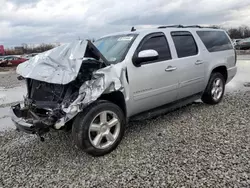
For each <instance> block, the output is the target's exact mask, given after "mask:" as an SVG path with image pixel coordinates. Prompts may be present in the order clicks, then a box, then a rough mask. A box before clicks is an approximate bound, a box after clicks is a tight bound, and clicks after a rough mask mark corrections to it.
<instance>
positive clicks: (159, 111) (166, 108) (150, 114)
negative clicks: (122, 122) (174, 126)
mask: <svg viewBox="0 0 250 188" xmlns="http://www.w3.org/2000/svg"><path fill="white" fill-rule="evenodd" d="M201 95H202V93H198V94H195V95H192V96H191V97H187V98H184V99H180V100H178V101H175V102H172V103H169V104H165V105H163V106H160V107H157V108H154V109H152V110H148V111H145V112H142V113H139V114H137V115H134V116H132V117H131V118H130V119H129V120H130V121H140V120H146V119H151V118H154V117H157V116H159V115H163V114H166V113H168V112H171V111H174V110H176V109H178V108H181V107H183V106H186V105H188V104H191V103H193V102H194V101H196V100H198V99H200V98H201Z"/></svg>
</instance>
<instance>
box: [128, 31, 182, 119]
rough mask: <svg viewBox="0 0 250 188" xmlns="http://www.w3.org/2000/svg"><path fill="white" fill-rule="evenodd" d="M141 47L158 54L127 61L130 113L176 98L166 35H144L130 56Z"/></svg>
mask: <svg viewBox="0 0 250 188" xmlns="http://www.w3.org/2000/svg"><path fill="white" fill-rule="evenodd" d="M144 50H155V51H157V52H158V54H159V57H158V59H157V60H154V61H145V62H141V63H140V65H137V64H135V63H131V64H129V65H128V67H127V68H128V77H129V80H131V81H130V82H129V88H130V91H129V92H130V97H131V98H132V100H130V101H131V102H130V110H131V111H130V115H134V114H137V113H140V112H143V111H146V110H149V109H153V108H156V107H158V106H162V105H164V104H166V103H170V102H173V101H175V100H176V98H177V89H178V75H177V73H176V71H175V70H176V69H175V65H174V61H173V60H172V55H171V51H170V48H169V44H168V41H167V38H166V36H165V34H164V33H162V32H158V33H152V34H149V35H147V36H145V37H144V39H142V41H141V42H140V44H139V45H138V47H137V50H136V51H135V54H134V57H133V62H134V58H136V57H138V54H139V52H141V51H144Z"/></svg>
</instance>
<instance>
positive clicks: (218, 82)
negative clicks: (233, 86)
mask: <svg viewBox="0 0 250 188" xmlns="http://www.w3.org/2000/svg"><path fill="white" fill-rule="evenodd" d="M224 92H225V79H224V77H223V75H222V74H221V73H219V72H216V73H212V74H211V77H210V79H209V82H208V85H207V88H206V90H205V92H204V93H203V96H202V97H201V100H202V101H203V102H204V103H206V104H212V105H214V104H218V103H220V102H221V100H222V98H223V96H224Z"/></svg>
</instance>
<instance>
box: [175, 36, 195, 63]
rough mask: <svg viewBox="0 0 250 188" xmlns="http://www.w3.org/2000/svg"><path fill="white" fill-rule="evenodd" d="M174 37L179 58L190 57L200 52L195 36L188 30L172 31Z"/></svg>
mask: <svg viewBox="0 0 250 188" xmlns="http://www.w3.org/2000/svg"><path fill="white" fill-rule="evenodd" d="M171 36H172V39H173V41H174V44H175V48H176V51H177V55H178V58H182V57H189V56H194V55H197V54H198V47H197V45H196V43H195V40H194V37H193V36H192V34H191V33H190V32H187V31H175V32H171Z"/></svg>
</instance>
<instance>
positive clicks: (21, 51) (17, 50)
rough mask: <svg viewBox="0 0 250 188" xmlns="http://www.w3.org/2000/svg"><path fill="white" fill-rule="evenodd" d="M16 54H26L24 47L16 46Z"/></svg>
mask: <svg viewBox="0 0 250 188" xmlns="http://www.w3.org/2000/svg"><path fill="white" fill-rule="evenodd" d="M15 52H16V53H18V54H23V53H24V47H23V46H16V47H15Z"/></svg>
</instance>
